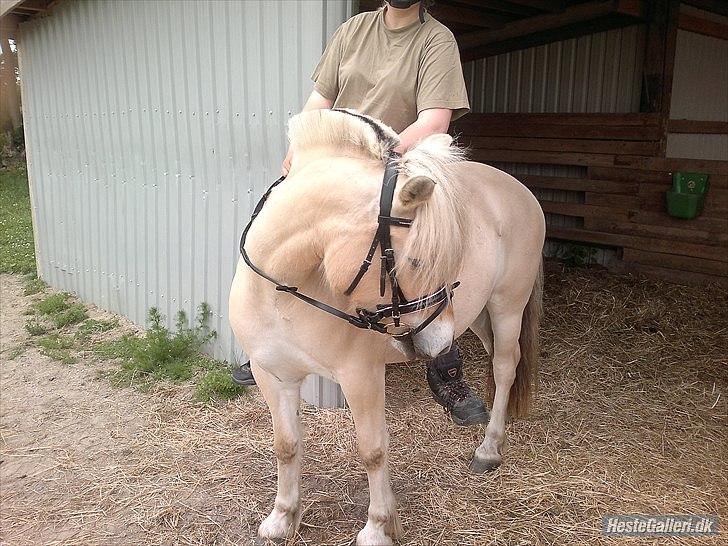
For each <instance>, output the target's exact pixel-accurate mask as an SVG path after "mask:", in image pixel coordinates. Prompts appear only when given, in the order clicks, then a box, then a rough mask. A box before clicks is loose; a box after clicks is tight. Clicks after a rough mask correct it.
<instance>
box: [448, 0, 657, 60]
mask: <svg viewBox="0 0 728 546" xmlns="http://www.w3.org/2000/svg"><path fill="white" fill-rule="evenodd" d="M644 15H645V8H644V5H643V2H642V1H641V0H600V1H594V2H589V3H585V4H577V5H574V6H571V7H569V8H567V9H565V10H564V11H563V12H560V13H549V14H545V15H538V16H535V17H529V18H527V19H520V20H518V21H514V22H512V23H509V24H508V25H506V26H504V27H503V28H501V29H497V30H484V31H477V32H471V33H468V34H462V35H460V36H458V45H459V46H460V51H461V57H462V59H463V60H472V59H476V58H480V57H485V56H488V55H494V54H497V53H502V52H504V51H510V50H513V49H524V48H526V47H531V46H533V45H537V44H542V43H547V42H549V41H553V40H556V39H564V38H568V37H574V36H578V35H583V34H588V33H591V32H595V31H596V30H599V29H602V28H608V27H612V28H614V27H615V26H625V25H627V24H630V23H635V22H638V21H639V20H640V19H641V18H642V17H644Z"/></svg>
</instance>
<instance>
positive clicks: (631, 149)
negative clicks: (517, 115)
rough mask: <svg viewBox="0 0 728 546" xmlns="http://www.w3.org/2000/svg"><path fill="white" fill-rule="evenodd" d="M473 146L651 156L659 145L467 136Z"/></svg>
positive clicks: (467, 141)
mask: <svg viewBox="0 0 728 546" xmlns="http://www.w3.org/2000/svg"><path fill="white" fill-rule="evenodd" d="M463 142H464V143H465V144H466V145H468V146H471V147H473V148H486V149H491V150H535V151H544V152H548V151H551V152H591V153H599V154H632V155H652V154H655V153H657V151H658V149H659V145H658V143H657V142H651V141H633V140H600V139H593V140H590V139H567V138H528V137H480V136H474V137H469V138H464V139H463Z"/></svg>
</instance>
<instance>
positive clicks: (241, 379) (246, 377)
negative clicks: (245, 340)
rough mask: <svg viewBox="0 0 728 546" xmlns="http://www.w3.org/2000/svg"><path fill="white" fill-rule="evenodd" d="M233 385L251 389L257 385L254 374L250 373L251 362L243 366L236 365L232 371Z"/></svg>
mask: <svg viewBox="0 0 728 546" xmlns="http://www.w3.org/2000/svg"><path fill="white" fill-rule="evenodd" d="M230 373H231V375H232V379H233V383H235V384H237V385H241V386H243V387H251V386H253V385H255V378H254V377H253V372H251V371H250V360H248V361H247V362H245V363H243V364H235V365H234V366H233V368H232V370H231V372H230Z"/></svg>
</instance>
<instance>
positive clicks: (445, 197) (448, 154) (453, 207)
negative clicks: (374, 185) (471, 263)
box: [398, 138, 470, 293]
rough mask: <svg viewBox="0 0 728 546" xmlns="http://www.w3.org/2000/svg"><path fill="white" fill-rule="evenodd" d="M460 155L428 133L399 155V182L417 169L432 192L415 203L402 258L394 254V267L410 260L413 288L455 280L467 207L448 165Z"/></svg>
mask: <svg viewBox="0 0 728 546" xmlns="http://www.w3.org/2000/svg"><path fill="white" fill-rule="evenodd" d="M464 157H465V152H464V151H463V150H462V149H461V148H459V147H457V146H454V145H445V144H443V143H442V140H438V139H437V138H428V139H425V140H423V141H422V142H420V143H419V144H418V145H417V146H415V147H414V148H412V149H411V150H409V151H408V152H406V153H405V154H404V155H403V156H402V158H401V159H400V160H399V169H398V170H399V176H400V180H401V182H400V183H403V182H405V180H406V179H407V178H411V177H413V176H422V175H423V176H427V177H429V178H431V179H432V180H433V181H434V182H435V189H434V191H433V193H432V196H431V197H430V198H429V199H428V200H427V201H426V202H425V203H424V204H422V205H420V206H419V207H418V208H417V211H416V213H415V218H414V222H413V224H412V227H411V228H410V233H409V236H408V237H407V242H406V243H405V247H404V248H403V249H402V253H403V255H404V256H406V257H407V258H408V259H407V260H401V259H400V260H399V266H400V267H407V263H410V264H411V261H412V260H416V263H417V267H416V268H414V271H413V273H414V277H413V278H414V283H415V284H416V285H417V286H416V287H415V289H416V290H418V291H420V292H422V293H425V292H433V291H435V290H437V289H438V288H439V287H440V286H442V284H443V283H450V282H453V281H455V280H456V277H457V275H458V274H459V272H460V268H461V267H462V262H463V257H464V253H465V248H466V245H467V240H468V237H469V225H470V222H469V215H468V211H469V207H468V206H467V203H466V202H465V201H466V200H465V197H464V192H463V189H462V187H461V186H460V185H459V184H458V182H457V180H455V179H454V176H453V172H452V169H451V168H450V167H451V166H452V165H453V164H454V163H457V162H459V161H462V160H463V159H464Z"/></svg>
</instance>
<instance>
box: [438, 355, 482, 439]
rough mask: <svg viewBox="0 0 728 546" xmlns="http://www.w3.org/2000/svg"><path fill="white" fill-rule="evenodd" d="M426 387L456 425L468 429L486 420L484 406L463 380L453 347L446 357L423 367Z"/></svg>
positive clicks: (460, 363) (459, 362) (441, 356)
mask: <svg viewBox="0 0 728 546" xmlns="http://www.w3.org/2000/svg"><path fill="white" fill-rule="evenodd" d="M427 383H428V384H429V385H430V389H431V390H432V396H433V398H434V399H435V401H436V402H437V403H438V404H440V405H441V406H443V407H444V408H445V409H446V410H447V411H449V412H450V416H451V417H452V420H453V422H454V423H455V424H456V425H460V426H470V425H475V424H478V423H487V422H488V421H489V420H490V412H489V411H488V408H486V407H485V403H484V402H483V401H482V400H481V399H480V398H478V397H477V396H476V395H475V393H473V391H471V390H470V387H468V386H467V385H466V384H465V381H464V380H463V362H462V360H461V359H460V353H459V351H458V347H457V345H455V344H453V346H452V348H451V349H450V350H449V351H448V352H447V353H445V354H441V355H440V356H438V357H437V358H435V359H434V360H432V362H430V363H429V364H428V365H427Z"/></svg>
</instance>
